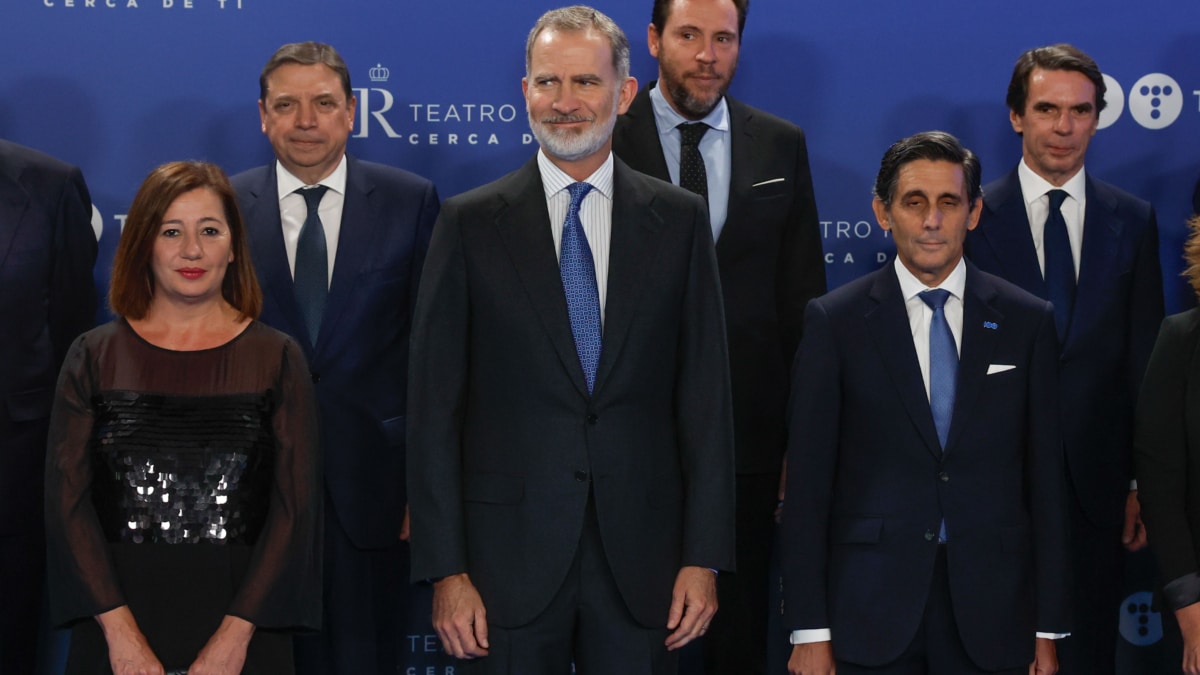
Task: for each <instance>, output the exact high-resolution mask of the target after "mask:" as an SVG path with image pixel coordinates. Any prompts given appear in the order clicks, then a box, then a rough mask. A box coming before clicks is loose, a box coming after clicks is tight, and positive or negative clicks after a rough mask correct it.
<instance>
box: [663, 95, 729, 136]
mask: <svg viewBox="0 0 1200 675" xmlns="http://www.w3.org/2000/svg"><path fill="white" fill-rule="evenodd" d="M650 105H651V107H653V108H654V121H655V123H656V124H657V125H658V130H659V133H666V132H668V131H674V130H675V127H677V126H679V125H680V124H690V123H692V122H704V123H705V124H707V125H708V126H710V127H712V128H713V129H716V130H717V131H729V106H728V105H726V104H725V97H724V96H722V97H721V100H720V101H718V102H717V106H716V107H715V108H713V109H712V110H710V111H709V113H708V114H707V115H705V116H704V117H702V118H700V119H698V120H689V119H687V118H686V117H684V116H683V115H680V114H679V112H678V111H676V110H675V109H674V108H672V107H671V104H670V103H667V99H666V97H665V96H663V94H662V92H661V91H659V89H658V86H657V85H656V86H653V87H651V88H650Z"/></svg>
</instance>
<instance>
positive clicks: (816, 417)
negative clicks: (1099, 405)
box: [783, 264, 1069, 670]
mask: <svg viewBox="0 0 1200 675" xmlns="http://www.w3.org/2000/svg"><path fill="white" fill-rule="evenodd" d="M1056 352H1057V343H1056V339H1055V335H1054V317H1053V314H1052V312H1051V308H1050V305H1049V304H1048V303H1046V302H1044V301H1041V300H1038V299H1037V298H1034V297H1033V296H1030V295H1029V294H1027V293H1024V292H1023V291H1021V290H1020V289H1018V288H1016V287H1015V286H1013V285H1011V284H1009V283H1007V282H1005V281H1003V280H1001V279H997V278H995V277H992V276H990V275H988V274H985V273H983V272H980V271H979V270H978V269H976V268H974V267H972V266H970V265H968V267H967V281H966V291H965V298H964V304H963V328H962V337H961V348H960V361H959V368H958V385H957V395H956V397H955V402H954V416H953V421H952V423H951V427H950V432H949V437H948V440H947V445H946V448H945V449H944V450H943V449H942V448H941V446H940V444H939V442H938V436H937V431H936V428H935V426H934V422H933V415H932V413H931V412H930V409H929V399H928V397H927V395H926V392H925V386H924V384H923V381H922V378H921V370H920V366H919V365H918V362H917V355H916V350H915V349H914V346H913V338H912V332H911V328H910V324H909V319H908V314H907V311H906V309H905V304H904V298H903V296H902V294H901V291H900V283H899V281H898V279H897V278H896V273H895V270H894V269H893V266H892V265H891V264H889V265H886V266H885V267H883V268H882V269H880V270H878V271H876V272H874V273H872V274H869V275H867V276H865V277H862V278H860V279H858V280H856V281H854V282H851V283H849V284H847V285H845V286H843V287H841V288H839V289H837V290H835V291H832V292H831V293H829V294H828V295H825V296H824V297H821V298H819V299H817V300H814V301H812V302H811V303H809V306H808V309H807V310H806V311H805V326H804V340H803V342H802V343H801V345H800V350H799V353H798V354H797V357H796V365H795V370H794V373H793V378H792V379H793V384H792V387H793V389H792V392H793V393H792V403H791V419H790V422H791V433H790V435H789V442H788V486H787V494H788V499H787V505H786V507H785V508H786V511H785V513H784V521H783V523H784V524H783V527H784V546H785V549H784V555H785V564H784V574H785V578H784V588H785V602H784V607H785V611H786V620H787V625H788V628H789V629H793V630H794V629H815V628H831V629H832V632H833V650H834V655H835V657H836V658H837V659H838V660H842V661H849V662H852V663H857V664H861V665H866V666H878V665H882V664H885V663H888V662H890V661H892V660H894V659H896V658H897V657H898V656H900V654H901V653H902V652H903V651H904V649H905V648H906V647H907V646H908V645H909V643H910V642H911V641H912V639H913V637H914V635H915V634H916V631H917V628H918V626H919V625H920V623H921V617H922V613H923V611H924V609H925V604H926V600H927V598H928V596H929V588H930V580H931V577H932V573H933V568H934V562H935V557H936V554H937V548H938V546H939V544H938V543H937V532H938V526H939V523H940V522H942V520H943V519H945V524H946V530H947V534H948V538H949V541H948V542H947V543H946V544H945V546H946V556H947V562H948V566H949V568H948V574H949V580H950V594H951V601H952V603H953V606H954V613H955V617H956V621H957V625H958V629H959V632H960V634H961V636H962V641H963V644H964V645H965V647H966V650H967V653H968V654H969V655H970V657H971V659H972V660H973V661H974V662H975V663H976V664H977V665H979V666H980V667H981V668H986V669H997V670H999V669H1004V668H1018V667H1022V666H1027V665H1028V664H1029V663H1031V662H1032V661H1033V652H1034V635H1035V633H1036V632H1037V631H1045V632H1066V631H1067V630H1068V617H1067V613H1068V611H1069V610H1068V608H1067V602H1066V593H1067V584H1068V581H1069V579H1068V577H1067V576H1066V575H1067V572H1066V570H1067V562H1066V561H1067V554H1066V547H1067V540H1066V524H1065V509H1064V501H1063V500H1064V491H1063V480H1062V453H1061V446H1060V444H1059V438H1058V415H1057V401H1056V399H1055V396H1054V391H1055V384H1056V382H1055V379H1056V363H1055V354H1056ZM998 366H1011V368H1007V369H999V368H997V367H998ZM989 371H995V372H989Z"/></svg>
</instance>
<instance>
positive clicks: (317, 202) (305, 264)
mask: <svg viewBox="0 0 1200 675" xmlns="http://www.w3.org/2000/svg"><path fill="white" fill-rule="evenodd" d="M328 189H329V188H327V187H325V186H324V185H317V186H315V187H311V188H301V189H299V190H296V192H299V193H300V194H301V195H303V196H304V201H305V203H306V204H307V205H308V215H307V216H306V217H305V218H304V226H303V227H301V228H300V239H299V240H298V241H297V242H296V272H295V274H293V275H292V279H293V287H294V290H295V293H296V303H297V304H299V305H300V313H301V314H303V315H304V325H305V327H307V328H308V337H309V339H310V340H312V344H314V345H315V344H317V333H318V332H320V330H321V317H322V315H324V313H325V297H326V296H327V295H328V294H329V253H328V248H327V247H326V244H325V228H324V226H322V225H321V215H320V214H319V213H318V212H317V209H318V208H319V207H320V206H321V197H323V196H325V191H326V190H328Z"/></svg>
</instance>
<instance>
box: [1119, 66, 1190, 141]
mask: <svg viewBox="0 0 1200 675" xmlns="http://www.w3.org/2000/svg"><path fill="white" fill-rule="evenodd" d="M1181 112H1183V91H1182V90H1181V89H1180V88H1179V83H1178V82H1176V81H1175V80H1174V79H1173V78H1172V77H1171V76H1170V75H1165V74H1163V73H1150V74H1149V75H1145V76H1143V77H1142V79H1140V80H1138V81H1137V82H1134V83H1133V88H1131V89H1130V90H1129V114H1131V115H1133V119H1135V120H1137V123H1138V124H1140V125H1142V126H1144V127H1146V128H1147V129H1164V128H1166V127H1169V126H1171V123H1172V122H1174V121H1175V120H1176V119H1179V113H1181Z"/></svg>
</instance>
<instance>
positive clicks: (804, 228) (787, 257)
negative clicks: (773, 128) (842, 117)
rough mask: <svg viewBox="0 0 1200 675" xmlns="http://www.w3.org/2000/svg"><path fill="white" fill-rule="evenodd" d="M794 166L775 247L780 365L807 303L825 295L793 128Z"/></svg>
mask: <svg viewBox="0 0 1200 675" xmlns="http://www.w3.org/2000/svg"><path fill="white" fill-rule="evenodd" d="M797 133H798V135H799V138H798V139H797V143H796V165H795V168H794V170H793V173H792V175H793V176H794V178H795V181H794V183H793V186H792V187H793V191H794V194H793V195H792V207H791V210H790V211H789V212H788V216H787V221H786V223H785V224H784V231H783V237H782V245H781V246H780V248H779V263H778V268H777V269H778V270H779V276H778V278H777V281H776V283H777V285H778V287H777V289H776V298H777V299H778V303H779V307H778V316H779V318H780V322H781V326H780V329H781V333H782V336H783V344H782V348H783V358H784V363H788V364H790V363H792V361H793V359H794V357H795V355H796V349H797V348H798V347H799V346H800V338H801V335H802V334H803V328H804V308H805V306H806V305H808V301H809V300H812V299H813V298H817V297H820V296H822V295H824V294H825V283H826V282H825V257H824V253H823V251H822V248H821V229H820V228H821V225H820V222H819V220H818V216H817V198H816V196H815V195H814V193H813V183H812V172H811V171H810V170H809V166H808V146H807V143H806V142H805V140H804V132H803V131H800V130H798V129H797Z"/></svg>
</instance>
